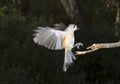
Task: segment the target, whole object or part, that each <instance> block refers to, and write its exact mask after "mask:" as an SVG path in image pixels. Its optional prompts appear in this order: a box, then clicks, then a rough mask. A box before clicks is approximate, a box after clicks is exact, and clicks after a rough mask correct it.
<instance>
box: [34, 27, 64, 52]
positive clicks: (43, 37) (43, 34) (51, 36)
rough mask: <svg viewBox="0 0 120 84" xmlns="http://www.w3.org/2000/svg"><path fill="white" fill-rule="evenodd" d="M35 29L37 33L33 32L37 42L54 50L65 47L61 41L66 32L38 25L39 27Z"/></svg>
mask: <svg viewBox="0 0 120 84" xmlns="http://www.w3.org/2000/svg"><path fill="white" fill-rule="evenodd" d="M34 31H35V34H33V35H34V38H33V40H34V42H35V43H38V44H39V45H43V46H45V47H47V48H49V49H53V50H57V49H63V46H62V42H61V39H62V36H63V34H64V32H63V31H59V30H54V29H51V28H49V27H46V28H44V27H38V29H37V30H34Z"/></svg>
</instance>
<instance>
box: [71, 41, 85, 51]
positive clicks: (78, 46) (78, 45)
mask: <svg viewBox="0 0 120 84" xmlns="http://www.w3.org/2000/svg"><path fill="white" fill-rule="evenodd" d="M80 46H82V47H83V43H81V42H78V43H76V44H75V45H74V46H73V47H77V48H78V49H79V48H80Z"/></svg>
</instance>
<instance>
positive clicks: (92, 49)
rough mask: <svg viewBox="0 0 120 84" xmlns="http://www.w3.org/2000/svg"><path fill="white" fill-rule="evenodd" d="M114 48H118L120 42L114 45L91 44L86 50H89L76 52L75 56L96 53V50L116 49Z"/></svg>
mask: <svg viewBox="0 0 120 84" xmlns="http://www.w3.org/2000/svg"><path fill="white" fill-rule="evenodd" d="M116 47H120V41H119V42H115V43H97V44H92V45H91V46H89V47H88V48H87V49H90V50H86V51H76V55H81V54H87V53H91V52H93V51H96V50H98V49H101V48H116Z"/></svg>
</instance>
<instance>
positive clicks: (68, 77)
mask: <svg viewBox="0 0 120 84" xmlns="http://www.w3.org/2000/svg"><path fill="white" fill-rule="evenodd" d="M106 5H107V3H106V2H105V0H92V1H91V0H81V6H82V10H83V14H84V16H85V17H84V18H85V21H86V23H85V25H86V28H85V29H83V28H82V29H81V30H79V31H78V32H76V33H75V35H76V42H78V41H81V42H82V43H83V44H84V48H81V50H84V49H85V47H87V46H89V45H91V44H92V43H95V42H115V41H118V40H119V37H115V35H114V33H115V30H114V25H115V24H114V23H115V17H116V12H115V11H116V9H115V7H113V6H112V7H107V6H106ZM60 22H63V23H65V24H69V23H72V22H73V21H72V20H71V19H70V17H69V16H68V15H67V14H66V12H65V10H64V8H63V6H62V4H61V2H60V1H59V0H49V1H48V0H0V84H119V83H120V62H119V60H120V56H119V55H120V52H119V50H120V48H115V49H103V50H99V51H97V52H93V53H90V54H87V55H81V56H76V57H77V60H76V61H75V62H74V63H73V64H72V65H71V66H70V67H69V69H68V71H67V72H63V71H62V65H63V59H64V50H60V51H54V50H49V49H46V48H44V47H42V46H38V45H37V44H35V43H34V42H33V40H32V38H33V36H32V34H33V30H34V29H35V28H36V27H37V26H46V25H48V26H52V24H54V23H60ZM77 25H79V24H77ZM79 26H80V25H79ZM75 50H76V49H73V52H74V51H75Z"/></svg>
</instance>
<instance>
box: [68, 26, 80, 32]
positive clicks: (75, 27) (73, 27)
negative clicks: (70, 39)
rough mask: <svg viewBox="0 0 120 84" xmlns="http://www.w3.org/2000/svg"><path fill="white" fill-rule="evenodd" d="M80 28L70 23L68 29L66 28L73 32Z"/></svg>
mask: <svg viewBox="0 0 120 84" xmlns="http://www.w3.org/2000/svg"><path fill="white" fill-rule="evenodd" d="M78 29H79V28H78V27H77V25H75V24H70V25H69V26H68V27H67V29H66V31H72V32H74V31H76V30H78Z"/></svg>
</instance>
